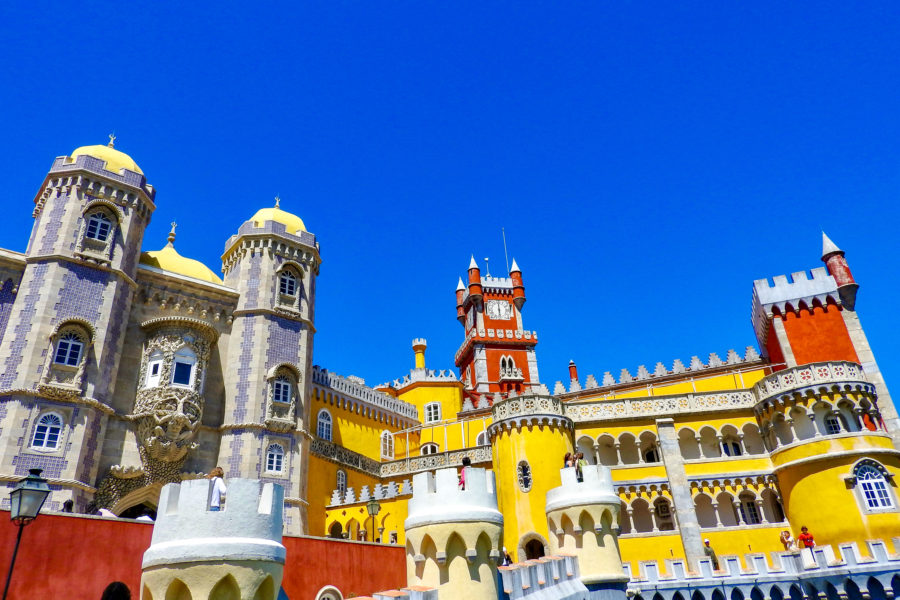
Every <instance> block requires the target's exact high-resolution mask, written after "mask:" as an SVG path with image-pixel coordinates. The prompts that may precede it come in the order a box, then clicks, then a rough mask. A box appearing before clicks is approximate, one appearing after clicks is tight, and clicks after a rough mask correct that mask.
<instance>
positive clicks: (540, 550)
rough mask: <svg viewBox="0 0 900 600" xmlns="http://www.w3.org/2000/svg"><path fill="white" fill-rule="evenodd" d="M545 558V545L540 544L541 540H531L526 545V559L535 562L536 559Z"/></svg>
mask: <svg viewBox="0 0 900 600" xmlns="http://www.w3.org/2000/svg"><path fill="white" fill-rule="evenodd" d="M543 556H544V545H543V544H542V543H541V542H540V540H529V541H527V542H526V543H525V559H526V560H534V559H536V558H543Z"/></svg>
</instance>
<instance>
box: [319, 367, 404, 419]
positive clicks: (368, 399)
mask: <svg viewBox="0 0 900 600" xmlns="http://www.w3.org/2000/svg"><path fill="white" fill-rule="evenodd" d="M312 381H313V384H315V385H318V386H320V387H322V388H329V389H331V390H333V391H335V392H338V393H340V394H342V395H344V396H347V397H349V398H350V399H351V400H356V401H359V402H361V403H364V404H367V405H369V406H373V407H376V408H379V409H382V410H384V411H386V412H389V413H392V414H394V415H397V416H399V417H402V418H404V419H406V420H408V421H412V422H414V423H418V419H419V413H418V411H417V410H416V407H415V405H413V404H409V403H408V402H404V401H402V400H398V399H397V398H394V397H393V396H391V395H390V394H385V393H384V392H379V391H378V390H373V389H372V388H370V387H368V386H366V385H362V384H360V383H357V382H355V381H352V380H350V379H347V378H346V377H341V376H340V375H337V374H335V373H332V372H330V371H329V370H328V369H323V368H322V367H319V366H318V365H314V366H313V371H312ZM410 424H411V423H410Z"/></svg>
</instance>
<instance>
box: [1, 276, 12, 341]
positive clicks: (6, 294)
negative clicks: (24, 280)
mask: <svg viewBox="0 0 900 600" xmlns="http://www.w3.org/2000/svg"><path fill="white" fill-rule="evenodd" d="M14 287H15V284H14V283H13V281H12V279H7V280H6V281H5V282H4V283H3V286H2V287H0V343H2V342H3V332H5V331H6V324H7V323H8V322H9V315H10V313H11V312H12V308H13V302H15V301H16V295H15V293H14V292H13V288H14Z"/></svg>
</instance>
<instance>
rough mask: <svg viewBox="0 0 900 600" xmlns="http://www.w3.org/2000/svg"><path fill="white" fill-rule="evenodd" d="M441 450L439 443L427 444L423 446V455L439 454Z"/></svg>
mask: <svg viewBox="0 0 900 600" xmlns="http://www.w3.org/2000/svg"><path fill="white" fill-rule="evenodd" d="M440 450H441V449H440V447H439V446H438V445H437V444H425V445H423V446H422V456H427V455H429V454H437V453H438V452H440Z"/></svg>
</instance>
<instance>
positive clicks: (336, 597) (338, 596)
mask: <svg viewBox="0 0 900 600" xmlns="http://www.w3.org/2000/svg"><path fill="white" fill-rule="evenodd" d="M315 600H344V595H343V594H342V593H341V590H339V589H337V588H336V587H334V586H333V585H326V586H325V587H323V588H322V589H321V590H319V591H318V592H316V598H315Z"/></svg>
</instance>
